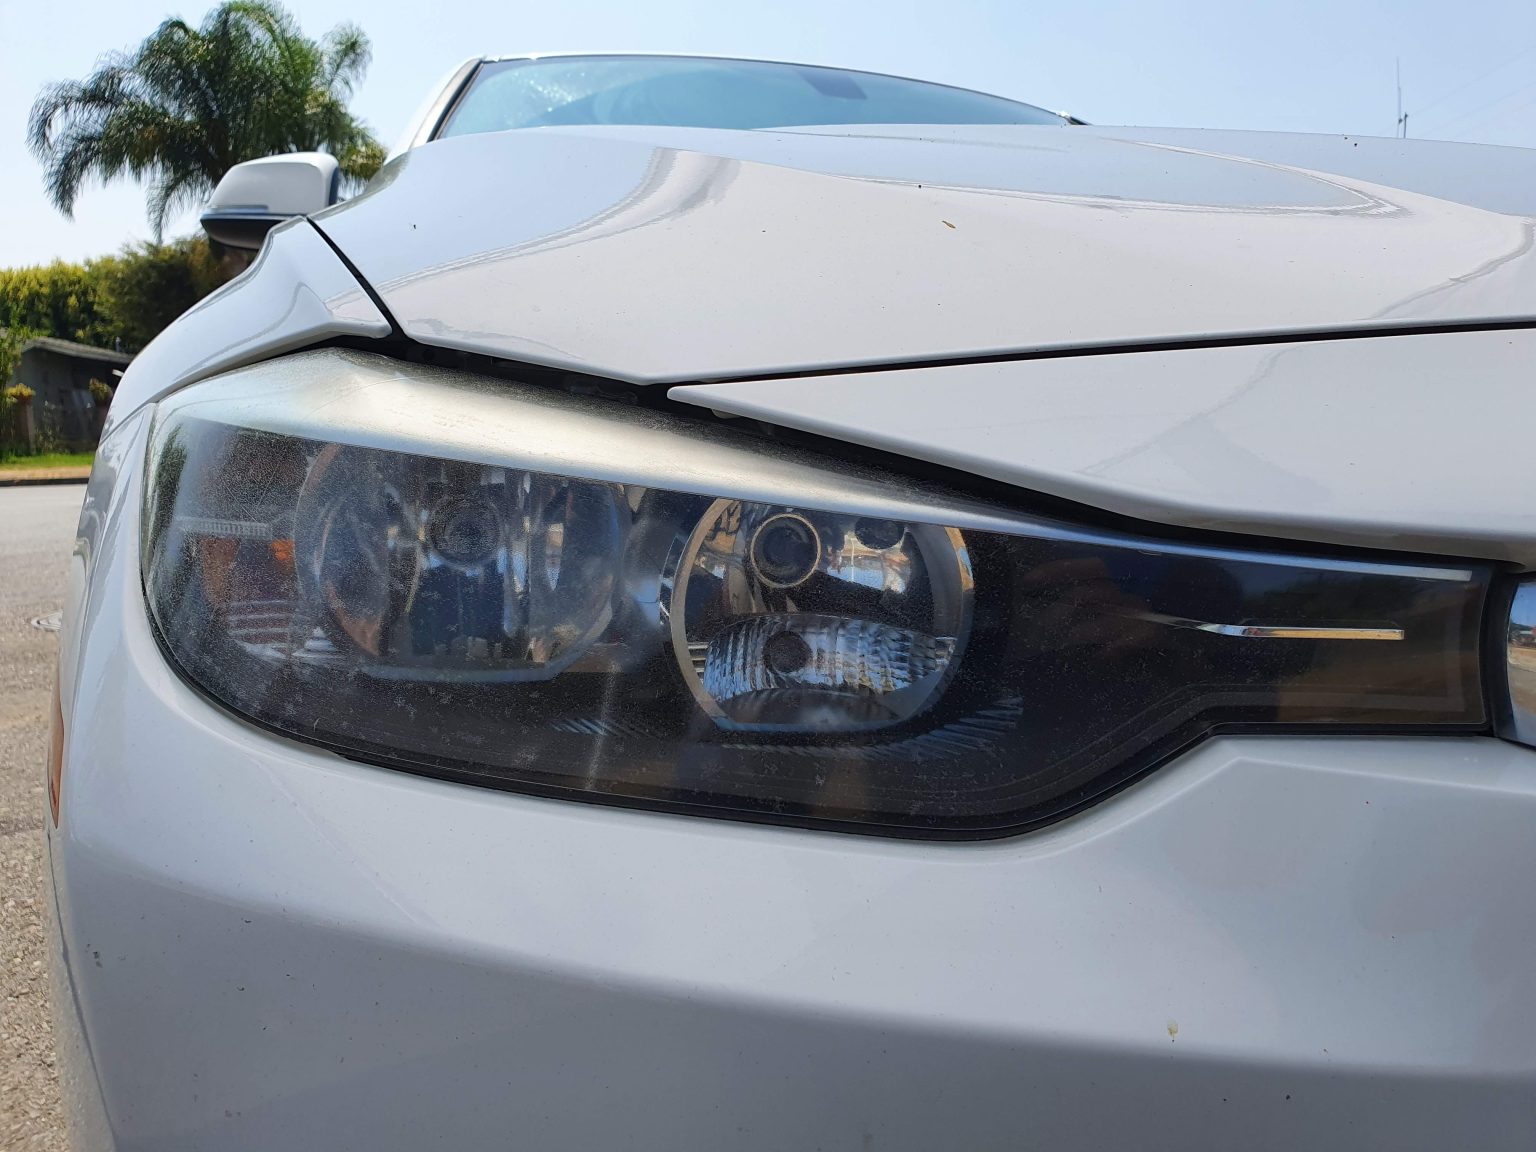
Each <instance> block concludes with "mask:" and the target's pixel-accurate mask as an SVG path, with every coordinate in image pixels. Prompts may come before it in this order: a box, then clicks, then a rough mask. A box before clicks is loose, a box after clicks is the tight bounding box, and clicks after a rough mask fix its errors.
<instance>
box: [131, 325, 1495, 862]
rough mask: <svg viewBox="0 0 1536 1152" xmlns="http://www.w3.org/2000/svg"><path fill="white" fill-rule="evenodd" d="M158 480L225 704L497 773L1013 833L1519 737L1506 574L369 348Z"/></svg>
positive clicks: (201, 393) (312, 377)
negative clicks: (1497, 670)
mask: <svg viewBox="0 0 1536 1152" xmlns="http://www.w3.org/2000/svg"><path fill="white" fill-rule="evenodd" d="M150 465H151V469H150V482H149V484H148V486H147V495H146V513H145V519H144V523H145V543H144V549H143V556H144V576H145V587H146V594H147V599H148V602H149V606H150V610H151V613H152V616H153V619H154V622H155V625H156V629H157V631H158V634H159V636H160V638H161V640H162V643H163V644H164V646H165V648H166V649H167V651H168V652H169V654H170V656H171V658H172V659H173V661H174V662H175V663H176V664H177V665H178V666H179V667H180V668H181V669H182V671H183V672H184V673H185V674H186V675H187V677H188V678H189V679H190V680H191V681H192V682H193V683H195V684H196V685H197V686H198V687H200V688H201V689H202V690H203V691H205V692H207V693H208V694H209V695H210V696H212V697H213V698H214V699H216V700H217V701H219V702H220V703H222V704H223V705H225V706H226V707H228V708H229V709H231V710H232V711H234V712H237V713H239V714H241V715H243V716H246V717H248V718H250V719H252V720H254V721H256V722H258V723H260V724H263V725H265V726H267V727H269V728H271V729H273V730H275V731H278V732H281V733H284V734H286V735H289V736H292V737H295V738H297V739H300V740H305V741H309V742H312V743H317V744H321V745H323V746H326V747H328V748H332V749H334V750H336V751H338V752H340V753H343V754H345V755H348V756H351V757H354V758H357V759H362V760H367V761H372V762H376V763H380V764H386V765H390V766H393V767H399V768H405V769H409V770H413V771H420V772H427V773H431V774H436V775H443V776H448V777H452V778H455V779H462V780H468V781H471V782H475V783H483V784H493V785H497V786H501V787H506V788H513V789H518V790H524V791H531V792H538V793H545V794H551V795H560V796H570V797H577V798H583V799H591V800H606V801H611V802H618V803H626V804H643V805H652V806H658V807H669V808H674V809H681V810H688V811H694V812H702V813H713V814H719V815H737V816H747V817H754V818H761V819H769V820H778V821H794V822H800V823H808V824H834V825H841V826H844V827H851V828H856V829H862V830H866V831H881V832H887V833H894V834H905V835H929V836H980V835H996V834H1000V833H1003V832H1008V831H1014V830H1018V829H1021V828H1024V827H1027V826H1030V825H1032V824H1037V823H1040V822H1042V821H1045V820H1049V819H1052V818H1054V817H1057V816H1060V815H1062V814H1064V813H1066V812H1069V811H1071V810H1073V809H1074V808H1076V807H1079V806H1081V805H1082V804H1084V803H1085V802H1087V801H1089V800H1091V799H1093V798H1095V797H1097V796H1099V795H1102V794H1103V793H1105V792H1106V791H1108V790H1110V789H1112V788H1114V787H1116V786H1118V785H1119V784H1122V783H1124V782H1125V781H1126V780H1128V779H1130V778H1131V777H1133V776H1134V775H1136V774H1137V773H1139V772H1142V771H1144V770H1146V769H1147V768H1149V767H1150V766H1152V765H1154V764H1155V763H1156V762H1157V761H1158V760H1160V759H1162V758H1166V757H1167V756H1168V755H1169V754H1171V753H1172V752H1174V751H1175V750H1177V749H1179V748H1180V747H1183V746H1185V745H1187V744H1189V743H1190V742H1192V741H1194V740H1197V739H1199V738H1201V737H1203V736H1205V735H1207V734H1210V733H1212V732H1215V731H1218V730H1242V731H1271V730H1274V731H1281V730H1284V731H1325V732H1345V731H1383V730H1392V731H1397V730H1401V731H1424V730H1428V729H1432V728H1433V729H1437V730H1448V731H1462V732H1465V731H1470V730H1478V729H1480V728H1482V727H1483V726H1484V723H1485V717H1484V710H1483V701H1482V693H1481V688H1480V683H1479V677H1478V651H1477V644H1478V635H1479V631H1480V628H1479V624H1480V620H1481V614H1482V609H1483V601H1484V598H1485V594H1486V591H1487V585H1488V580H1489V575H1490V573H1489V571H1488V570H1487V569H1486V568H1484V567H1481V566H1475V565H1461V564H1452V565H1433V564H1407V563H1378V562H1374V561H1362V560H1358V559H1348V558H1343V557H1325V556H1310V557H1308V556H1298V555H1285V554H1280V553H1272V552H1263V551H1256V550H1252V551H1250V550H1235V549H1231V548H1227V547H1204V546H1200V545H1195V544H1184V543H1175V542H1170V541H1161V540H1155V539H1151V538H1143V537H1139V536H1133V535H1127V534H1121V533H1117V532H1108V531H1098V530H1093V529H1089V528H1079V527H1073V526H1069V525H1067V524H1063V523H1060V522H1057V521H1054V520H1048V519H1044V518H1039V517H1034V516H1028V515H1021V514H1018V513H1016V512H1013V511H1010V510H1007V509H999V508H997V507H995V506H990V505H985V504H981V503H978V502H975V501H972V500H968V499H966V498H964V497H961V496H958V495H956V494H953V493H949V492H946V491H942V490H939V489H937V488H934V487H931V486H917V485H914V484H913V482H912V481H910V480H907V479H903V478H897V477H890V476H882V475H878V474H873V473H870V472H868V471H865V470H861V469H857V468H852V467H848V466H844V465H840V464H838V463H836V462H834V461H830V460H827V459H825V458H820V457H816V456H812V455H809V454H805V453H801V452H797V451H791V450H788V449H786V448H785V447H784V446H782V445H780V444H776V443H774V442H771V441H768V442H765V441H760V440H757V439H755V438H752V437H750V436H747V435H733V434H732V433H731V430H730V429H728V428H725V427H719V426H713V425H710V426H706V425H701V424H697V423H694V422H692V421H688V420H683V419H675V418H673V417H670V416H667V415H665V414H659V413H655V412H649V411H645V410H642V409H636V408H626V407H623V406H621V405H619V404H617V403H613V402H606V401H592V400H584V399H580V398H577V397H571V396H567V395H565V394H563V393H556V392H553V391H550V390H544V389H539V388H533V387H528V386H523V385H516V384H509V383H505V382H499V381H487V380H483V379H478V378H472V377H465V376H463V375H458V374H450V373H445V372H439V371H435V370H431V369H425V368H418V367H414V366H409V365H404V364H399V363H395V362H393V361H389V360H384V359H382V358H378V357H369V356H362V355H356V354H346V353H336V352H331V353H316V354H310V355H305V356H298V357H293V358H290V359H288V360H284V361H278V362H274V363H272V364H269V365H264V366H261V367H258V368H254V369H247V370H245V371H243V372H237V373H233V374H231V375H229V376H227V377H224V378H222V379H220V380H215V381H210V382H207V383H204V384H201V385H198V386H196V387H193V388H190V389H187V390H185V391H184V392H182V393H180V394H178V395H177V396H175V397H173V398H172V399H171V400H170V401H169V402H167V403H165V404H163V405H162V407H161V409H160V411H159V412H158V414H157V418H156V424H155V428H154V432H153V435H152V442H151V446H150Z"/></svg>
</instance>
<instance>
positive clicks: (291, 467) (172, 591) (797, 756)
mask: <svg viewBox="0 0 1536 1152" xmlns="http://www.w3.org/2000/svg"><path fill="white" fill-rule="evenodd" d="M333 174H334V161H332V160H330V159H329V158H327V157H320V156H313V155H298V156H288V157H279V158H275V159H273V160H267V161H257V162H254V163H252V164H249V165H245V166H242V167H240V168H237V169H235V170H234V171H233V172H231V173H230V175H229V176H228V177H227V178H226V180H225V182H224V184H223V185H221V186H220V189H219V192H218V193H217V194H216V195H215V198H214V202H213V204H212V205H211V206H210V210H209V213H208V216H207V217H206V221H207V225H208V227H209V229H210V232H211V233H212V234H213V235H215V236H221V237H223V238H224V239H225V240H229V241H235V242H239V243H246V244H255V243H258V242H260V239H261V237H263V236H265V241H264V244H263V246H262V248H261V252H260V255H259V256H258V257H257V258H256V261H255V263H254V265H253V267H252V268H251V269H250V270H249V272H247V273H246V274H245V275H244V276H242V277H241V278H240V279H238V280H237V281H235V282H234V283H232V284H230V285H229V286H228V287H226V288H225V289H223V290H222V291H220V292H218V293H217V294H215V295H214V296H212V297H210V298H209V299H208V300H206V301H205V302H204V303H202V304H200V305H199V306H198V307H196V308H194V309H193V310H192V311H191V312H189V313H188V314H187V315H186V316H184V317H183V318H182V319H181V320H179V321H178V322H177V323H176V324H175V325H173V326H172V327H171V328H170V329H169V330H168V331H166V332H165V334H164V335H163V336H161V337H160V338H159V339H158V340H156V341H155V342H154V344H152V345H151V346H150V347H149V348H148V349H146V350H145V352H144V353H143V354H142V355H140V356H139V357H138V359H137V360H136V361H135V362H134V364H133V366H132V367H131V368H130V369H129V370H128V372H127V374H126V375H125V376H124V378H123V380H122V384H121V387H120V389H119V391H118V393H117V396H116V399H115V401H114V402H113V405H112V410H111V418H110V423H109V428H108V431H107V433H106V436H105V439H104V440H103V442H102V446H101V451H100V454H99V455H98V457H97V462H96V468H95V472H94V474H93V476H92V480H91V484H90V487H89V490H88V493H87V497H86V504H85V511H84V515H83V517H82V520H81V527H80V532H79V544H78V547H77V550H76V553H75V559H74V563H73V568H72V570H71V576H70V581H69V588H68V600H69V603H68V608H67V610H66V616H65V627H64V632H63V642H62V650H61V659H60V671H59V697H60V708H59V711H58V715H57V722H58V724H57V738H56V739H55V741H54V748H53V760H52V763H51V765H50V781H49V795H50V798H51V804H52V812H51V817H50V820H49V822H48V823H49V837H48V839H49V852H50V860H51V873H52V883H53V892H54V898H55V903H56V913H57V921H58V930H57V932H56V934H55V940H56V942H57V945H58V947H57V956H56V963H55V965H54V968H55V974H56V996H55V1005H56V1009H57V1014H58V1035H59V1042H60V1046H61V1057H60V1067H61V1075H62V1079H63V1082H64V1085H65V1091H66V1095H67V1098H68V1101H69V1105H70V1110H71V1123H72V1127H73V1131H74V1139H75V1141H76V1143H77V1146H78V1147H80V1148H82V1149H87V1148H89V1149H96V1148H113V1149H120V1150H127V1149H133V1150H145V1152H150V1150H153V1152H176V1150H181V1149H194V1148H196V1149H219V1150H220V1152H236V1150H246V1149H250V1150H256V1149H261V1150H272V1149H296V1150H297V1149H324V1150H334V1149H348V1148H356V1149H367V1150H369V1152H388V1150H401V1152H419V1150H422V1149H434V1148H443V1149H454V1150H467V1149H491V1148H497V1149H500V1148H526V1149H569V1150H572V1152H577V1150H580V1152H590V1150H593V1149H599V1148H624V1149H645V1150H657V1152H663V1150H664V1152H679V1150H682V1149H709V1150H718V1149H748V1150H765V1152H766V1150H775V1152H777V1150H801V1149H804V1150H809V1149H815V1148H822V1149H849V1150H858V1152H863V1150H866V1149H901V1150H912V1152H931V1150H934V1149H944V1148H953V1149H966V1150H975V1149H1023V1148H1039V1149H1084V1150H1088V1149H1094V1150H1097V1149H1109V1148H1134V1149H1138V1150H1146V1149H1180V1150H1188V1149H1239V1148H1240V1149H1245V1150H1254V1149H1352V1150H1358V1149H1376V1148H1379V1149H1392V1150H1394V1152H1402V1150H1407V1149H1433V1150H1436V1152H1444V1150H1446V1149H1478V1150H1480V1152H1490V1150H1495V1149H1515V1148H1520V1149H1528V1148H1530V1147H1531V1144H1532V1141H1533V1140H1536V959H1533V958H1536V883H1533V878H1536V752H1533V750H1532V749H1531V748H1530V747H1529V746H1527V745H1528V744H1529V743H1530V742H1531V741H1533V740H1536V710H1533V705H1536V655H1533V654H1532V652H1531V650H1530V649H1529V647H1528V640H1527V638H1528V637H1529V636H1530V634H1531V628H1532V626H1533V625H1536V595H1533V593H1532V587H1533V586H1530V585H1525V584H1522V583H1521V580H1522V573H1524V572H1527V571H1530V570H1531V569H1532V568H1533V566H1536V515H1533V513H1532V492H1533V488H1536V463H1533V457H1532V455H1531V451H1530V447H1529V435H1528V429H1529V428H1530V427H1531V426H1532V423H1533V421H1536V371H1533V369H1536V248H1533V244H1532V236H1533V230H1536V152H1531V151H1522V150H1518V149H1505V148H1493V147H1480V146H1473V145H1459V144H1443V143H1421V142H1415V141H1402V140H1386V139H1371V138H1355V137H1311V136H1293V135H1270V134H1250V133H1241V132H1218V131H1191V130H1147V129H1120V128H1103V127H1088V126H1081V125H1078V124H1075V123H1069V120H1068V118H1065V117H1062V116H1058V115H1056V114H1053V113H1048V112H1044V111H1041V110H1039V109H1036V108H1032V107H1029V106H1027V105H1022V104H1018V103H1015V102H1012V101H1007V100H1001V99H998V98H995V97H990V96H984V95H980V94H977V93H972V92H965V91H961V90H958V89H953V88H947V87H942V86H937V85H929V84H923V83H918V82H915V81H909V80H900V79H894V78H891V77H886V76H874V75H869V74H865V73H858V72H845V71H837V70H832V69H822V68H810V67H800V66H793V65H787V64H767V63H757V62H746V61H733V60H715V59H685V58H677V57H641V56H609V57H601V56H582V57H529V58H518V59H503V60H485V61H476V62H474V63H472V64H471V65H468V66H466V67H465V68H464V69H463V70H461V71H460V72H459V73H457V74H456V75H455V76H454V77H453V78H452V79H451V80H450V81H449V82H448V83H447V84H445V86H444V88H443V90H442V91H441V92H440V93H438V94H436V96H435V97H434V99H433V100H432V102H431V103H430V104H429V106H428V107H427V109H426V110H425V111H424V112H423V113H422V116H421V119H420V122H419V124H418V125H417V126H416V127H415V129H414V130H413V132H412V134H411V135H410V137H409V138H408V139H407V141H406V143H405V145H404V146H403V147H402V149H401V150H400V152H399V154H398V155H397V157H396V158H395V159H393V161H392V162H391V163H390V164H389V165H388V166H387V167H386V168H385V169H384V170H383V171H382V172H381V173H380V175H379V176H378V177H377V179H376V180H375V181H374V182H373V183H372V184H371V186H370V187H369V188H368V189H367V190H366V192H365V193H364V194H362V195H360V196H358V197H357V198H355V199H352V200H350V201H348V202H346V203H341V204H335V200H336V189H335V182H334V179H333ZM278 221H282V222H281V223H278ZM274 224H275V225H276V226H274Z"/></svg>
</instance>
